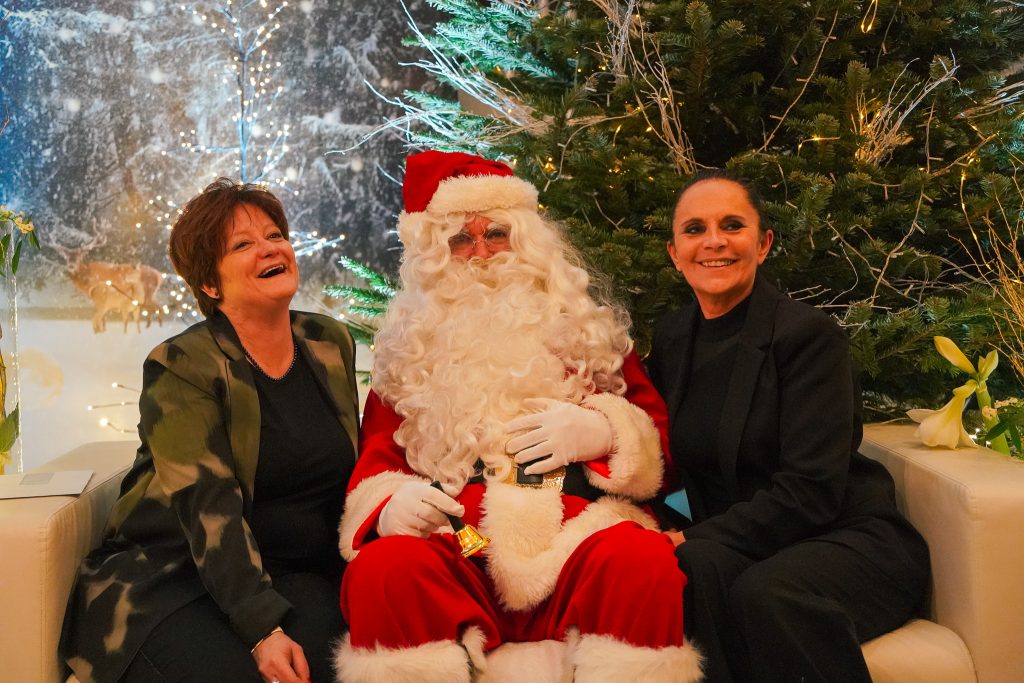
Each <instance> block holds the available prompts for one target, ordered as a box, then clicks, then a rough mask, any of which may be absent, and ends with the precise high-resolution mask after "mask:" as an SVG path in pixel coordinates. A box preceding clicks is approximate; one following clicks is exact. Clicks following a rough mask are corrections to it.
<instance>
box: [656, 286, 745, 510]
mask: <svg viewBox="0 0 1024 683" xmlns="http://www.w3.org/2000/svg"><path fill="white" fill-rule="evenodd" d="M749 304H750V297H749V296H748V297H747V298H746V299H744V300H743V301H742V302H740V303H739V304H737V305H736V306H734V307H733V309H732V310H731V311H729V312H728V313H726V314H725V315H723V316H720V317H717V318H711V319H710V320H709V319H707V318H705V317H704V316H703V314H701V315H700V316H699V318H698V320H697V331H696V334H695V336H694V344H693V357H692V359H691V361H690V362H691V364H692V367H691V370H690V383H689V388H688V390H687V393H686V396H685V397H684V398H683V401H682V405H681V408H680V411H679V417H678V419H676V420H675V421H674V422H673V423H672V426H671V433H670V434H669V437H670V440H671V443H672V444H673V445H674V446H675V448H674V450H675V457H677V458H679V459H680V462H684V463H686V467H688V468H689V471H690V474H691V476H692V482H693V484H694V486H695V487H696V488H697V489H698V491H696V492H691V493H696V494H697V495H699V496H700V498H701V500H702V501H703V502H704V506H705V512H706V513H707V514H718V513H721V512H724V511H725V510H727V509H728V508H729V506H730V505H732V503H733V502H734V500H733V498H732V496H730V494H729V490H728V487H727V485H726V481H725V478H724V476H723V474H722V468H721V461H722V459H721V456H720V455H719V450H718V441H719V434H718V431H719V426H720V423H721V421H722V410H723V406H724V405H725V397H726V392H727V391H728V388H729V382H730V379H731V377H732V368H733V364H734V363H735V360H736V345H737V342H738V341H739V336H740V331H741V330H742V329H743V322H744V321H745V320H746V318H747V308H748V307H749Z"/></svg>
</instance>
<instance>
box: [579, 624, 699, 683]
mask: <svg viewBox="0 0 1024 683" xmlns="http://www.w3.org/2000/svg"><path fill="white" fill-rule="evenodd" d="M572 663H573V666H574V667H575V670H576V676H575V679H574V680H576V681H580V683H622V681H644V683H696V682H697V681H700V680H701V679H703V678H704V674H703V673H702V672H701V657H700V653H699V652H697V650H696V649H695V648H694V647H693V646H692V645H690V644H686V645H681V646H679V647H662V648H652V647H637V646H635V645H630V644H629V643H624V642H622V641H621V640H616V639H615V638H612V637H611V636H597V635H589V634H588V635H584V636H581V637H580V640H579V644H578V645H577V646H576V649H575V651H574V652H573V653H572Z"/></svg>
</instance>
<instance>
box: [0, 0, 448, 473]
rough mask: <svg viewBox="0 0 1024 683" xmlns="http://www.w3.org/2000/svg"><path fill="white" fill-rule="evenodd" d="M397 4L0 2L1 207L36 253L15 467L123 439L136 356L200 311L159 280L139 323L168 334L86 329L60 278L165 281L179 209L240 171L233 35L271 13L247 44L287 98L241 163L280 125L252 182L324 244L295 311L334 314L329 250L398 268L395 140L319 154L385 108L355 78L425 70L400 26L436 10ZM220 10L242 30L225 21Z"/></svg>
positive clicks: (24, 330) (85, 302) (129, 430)
mask: <svg viewBox="0 0 1024 683" xmlns="http://www.w3.org/2000/svg"><path fill="white" fill-rule="evenodd" d="M405 5H406V7H405V8H403V5H402V3H401V2H399V0H384V1H383V2H376V3H366V2H357V1H354V0H345V1H336V0H331V1H330V2H328V1H326V0H302V1H298V0H293V1H292V2H288V3H285V2H271V1H269V0H265V1H261V0H235V2H234V5H233V6H232V5H231V3H230V2H227V1H226V0H218V1H215V2H198V3H186V4H178V3H175V4H165V3H162V2H157V1H156V0H105V1H103V2H82V1H78V2H76V1H74V0H60V1H58V2H42V1H38V0H36V1H32V0H29V1H24V2H18V1H17V0H14V1H11V2H5V1H4V0H0V124H3V122H4V120H7V124H6V128H5V129H4V130H3V133H2V134H0V203H3V204H6V205H8V206H10V207H11V208H14V209H16V210H21V211H26V212H28V213H29V214H30V215H31V217H32V218H33V220H34V221H35V224H36V226H37V229H38V231H39V236H40V239H41V241H42V243H43V249H42V251H41V252H40V253H38V254H31V255H29V254H26V258H25V262H24V263H23V264H22V268H21V270H19V273H18V279H19V301H20V315H21V320H20V333H19V337H20V339H21V342H20V348H19V359H20V360H21V366H22V367H21V379H22V389H23V396H22V414H23V434H24V443H25V456H24V457H25V467H26V468H29V467H32V466H34V465H35V464H39V463H42V462H45V461H46V460H48V459H50V458H52V457H54V456H56V455H59V454H60V453H61V452H64V451H65V450H67V449H68V448H70V447H72V446H74V445H76V444H78V443H81V442H83V441H89V440H96V439H109V438H134V425H135V421H136V420H137V412H136V410H135V406H134V403H135V400H136V398H137V396H132V395H131V393H130V392H131V391H132V389H131V387H137V386H138V383H139V377H140V370H141V360H142V359H143V358H144V357H145V354H146V352H147V351H148V350H149V349H150V348H151V347H152V346H153V345H154V344H155V343H156V342H158V341H160V340H161V339H163V338H165V337H167V336H169V335H170V334H173V333H174V332H176V331H178V330H180V329H183V327H184V325H183V324H182V323H183V322H185V321H189V318H190V317H192V316H193V315H194V314H192V312H191V310H189V309H184V310H183V309H182V308H181V300H179V298H178V294H180V291H179V285H177V284H176V283H175V282H174V279H173V277H171V278H168V280H167V281H166V282H165V283H163V284H162V286H160V287H159V288H158V289H157V290H156V292H155V296H154V298H155V302H156V304H158V305H159V306H160V307H169V314H167V313H164V314H162V315H161V312H160V311H159V310H156V309H154V310H153V311H152V313H153V316H152V317H150V318H149V319H148V320H145V321H144V322H149V321H150V320H152V319H154V318H156V317H158V316H159V317H162V318H163V321H162V326H160V327H158V326H157V325H152V327H150V328H148V329H147V328H146V327H145V326H143V328H142V333H141V334H139V333H137V332H136V331H135V325H134V323H133V324H132V325H130V326H129V327H128V331H127V332H125V331H124V328H123V327H122V325H121V323H120V321H119V320H118V319H116V312H115V313H112V314H110V315H109V316H108V317H109V320H108V324H107V327H106V329H105V331H101V332H94V331H93V326H92V325H91V323H90V320H89V318H90V317H91V316H92V315H93V313H94V308H93V306H94V302H93V301H90V299H89V298H87V296H86V295H85V294H83V293H82V292H81V291H79V289H76V288H75V287H74V286H73V284H72V282H71V278H70V277H69V272H70V271H71V270H72V269H74V268H75V267H76V266H80V265H81V264H82V263H83V262H85V263H90V262H102V263H108V264H115V265H124V266H129V267H138V266H150V267H152V268H154V269H155V270H158V271H160V272H163V273H169V272H170V264H169V262H168V260H167V256H166V235H167V232H166V231H167V225H168V223H170V222H171V221H173V216H174V212H175V211H176V207H177V206H180V204H181V203H183V202H184V201H185V200H187V199H188V198H189V197H190V196H192V195H193V194H195V192H196V191H197V190H198V189H200V188H201V187H202V186H203V185H205V184H206V183H207V182H209V180H211V179H212V178H214V177H216V176H217V175H228V176H233V177H237V170H236V166H235V164H236V162H237V159H238V150H237V145H238V135H237V126H236V122H235V121H234V120H233V118H232V117H233V116H235V115H236V113H237V112H238V110H239V103H238V97H237V90H236V88H237V86H236V84H235V82H234V72H233V71H232V69H234V65H235V64H236V62H235V61H234V57H235V56H237V51H236V50H234V49H233V48H232V40H231V30H233V29H234V28H235V26H241V27H242V28H243V29H244V30H246V31H249V32H250V35H253V36H255V35H257V34H256V28H257V26H258V25H259V24H260V23H261V22H264V23H267V17H268V16H270V15H274V16H273V18H272V19H271V20H270V21H269V23H268V26H267V29H266V31H265V32H263V33H261V34H259V37H258V39H259V40H263V39H266V40H265V43H266V44H265V45H262V46H261V47H260V50H259V51H260V52H261V51H262V50H263V49H266V50H267V51H268V55H267V56H264V58H263V59H264V66H265V68H266V74H265V75H270V76H271V79H270V83H269V84H268V89H269V90H270V91H271V92H272V93H277V92H278V88H280V92H279V94H277V97H276V99H275V100H273V112H272V116H270V115H267V117H266V118H265V119H264V124H263V126H264V127H265V128H266V129H267V130H268V133H266V134H264V133H263V131H262V130H259V129H257V132H259V133H260V134H261V141H255V142H254V143H253V150H252V153H253V154H257V153H261V154H267V153H268V149H266V148H267V147H269V146H271V145H273V144H274V141H275V139H276V138H275V135H276V130H283V129H284V127H285V126H287V138H286V140H285V141H284V142H281V141H278V142H277V146H276V148H275V149H274V150H271V151H272V153H274V154H277V153H282V154H281V158H280V162H279V163H278V164H277V165H276V168H274V169H272V170H271V171H270V172H269V174H268V176H267V178H265V179H267V180H270V181H272V182H273V187H274V189H275V190H276V191H278V192H279V194H280V195H281V197H282V199H283V201H284V203H285V208H286V210H287V212H288V215H289V219H290V221H291V223H292V227H293V230H295V231H298V232H299V233H301V234H303V235H305V236H306V237H307V238H310V240H311V241H310V244H311V245H313V246H314V247H315V245H316V242H317V240H320V241H325V240H326V241H327V243H328V245H329V246H328V248H326V249H322V250H319V251H317V250H315V249H313V250H311V253H308V254H306V255H305V256H303V257H302V259H301V268H302V274H303V289H302V292H301V294H300V299H301V305H302V306H303V307H304V308H313V309H321V310H322V309H323V308H325V307H327V306H328V305H329V304H328V303H327V302H326V301H325V300H323V299H322V298H321V297H320V296H319V292H320V289H321V287H322V285H323V284H324V283H328V282H336V281H339V280H342V279H344V278H345V274H344V272H343V269H341V268H340V267H339V266H338V265H337V258H338V257H339V256H341V255H345V256H348V257H351V258H355V259H358V260H362V261H365V262H367V263H369V264H370V265H372V266H374V267H376V268H381V269H384V270H392V269H393V268H394V267H395V264H396V262H397V239H396V238H395V237H394V235H393V234H392V233H391V232H390V231H391V228H392V227H393V226H394V222H395V217H396V215H397V212H398V211H399V210H400V208H401V192H400V188H399V187H398V185H397V184H396V183H395V182H394V181H393V180H392V178H394V177H398V174H399V172H400V169H401V167H402V161H403V156H404V149H403V146H402V142H401V141H400V140H398V139H397V138H395V137H391V138H388V137H386V136H380V137H377V138H374V139H373V140H372V141H371V142H370V143H368V144H365V145H363V146H361V147H360V148H359V149H358V150H357V151H355V152H350V153H348V154H345V155H341V154H327V152H328V151H330V150H337V149H344V148H348V147H350V146H352V145H353V143H354V142H355V141H356V140H357V139H358V138H359V137H360V136H362V135H363V134H365V133H366V132H367V131H368V130H370V129H371V128H373V127H374V126H375V125H376V124H378V123H380V122H381V120H382V119H383V117H384V116H386V115H387V114H388V113H389V105H387V104H386V103H385V102H383V101H382V100H381V99H380V98H379V97H377V96H376V95H374V94H373V92H372V91H371V89H370V88H369V87H368V85H367V84H369V85H372V87H373V88H375V89H377V90H379V91H380V92H381V93H382V94H384V95H394V94H397V93H399V92H401V91H402V90H404V89H407V88H421V87H423V81H424V79H425V75H424V73H423V72H422V71H419V70H416V69H410V68H405V67H403V66H402V64H401V63H402V62H407V61H412V60H413V59H414V58H415V57H414V54H413V51H412V50H411V49H408V48H404V47H403V46H402V45H401V38H402V37H403V36H405V35H407V34H408V33H409V30H408V28H407V23H408V21H409V20H410V18H412V19H414V20H415V21H416V22H417V23H418V24H420V25H424V24H429V23H430V22H431V20H432V16H431V10H430V8H429V7H427V6H426V3H425V2H422V1H420V0H407V2H406V3H405ZM225 8H231V11H232V15H233V16H234V17H235V18H236V19H237V20H238V22H239V23H238V24H236V25H232V24H231V23H230V21H229V20H228V19H227V18H225V15H224V14H223V13H221V12H218V10H223V9H225ZM407 11H408V14H407V13H406V12H407ZM269 33H272V35H270V37H269V38H268V39H267V35H268V34H269ZM262 73H263V72H261V74H262ZM269 102H270V98H269V96H268V97H267V99H266V101H265V102H264V104H267V103H269ZM270 119H273V126H271V124H270ZM260 144H262V145H263V147H262V148H261V147H260ZM285 145H287V147H285ZM207 150H209V151H207ZM341 236H344V237H343V238H342V237H341ZM331 241H336V243H335V244H333V245H332V244H331ZM187 300H188V297H187V296H185V297H184V301H187ZM178 313H182V314H183V315H182V316H181V317H179V316H178V315H177V314H178ZM193 320H194V318H193ZM114 382H119V383H122V384H124V385H126V386H127V387H129V388H128V389H124V388H119V387H112V383H114ZM126 392H128V393H126ZM121 402H124V403H126V404H127V405H125V406H123V407H119V406H120V403H121ZM108 404H114V405H112V406H111V405H108ZM87 405H103V406H106V407H105V408H102V409H97V410H94V411H92V412H88V411H87V410H86V406H87ZM101 416H106V417H107V420H108V423H107V424H105V426H100V423H99V419H100V418H101ZM113 427H116V428H119V429H124V430H126V431H124V432H117V433H112V432H111V431H110V430H111V428H113Z"/></svg>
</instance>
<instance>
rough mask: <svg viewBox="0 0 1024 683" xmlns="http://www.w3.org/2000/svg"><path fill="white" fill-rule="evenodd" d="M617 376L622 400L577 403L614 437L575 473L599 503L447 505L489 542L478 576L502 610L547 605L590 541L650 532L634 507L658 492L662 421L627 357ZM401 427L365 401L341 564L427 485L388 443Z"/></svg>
mask: <svg viewBox="0 0 1024 683" xmlns="http://www.w3.org/2000/svg"><path fill="white" fill-rule="evenodd" d="M622 374H623V379H624V380H625V382H626V386H627V390H626V393H625V395H624V396H616V395H614V394H610V393H595V394H592V395H590V396H588V397H587V398H586V399H584V401H583V405H584V406H586V407H588V408H592V409H595V410H599V411H601V412H602V413H603V414H604V415H605V416H607V417H608V420H609V422H610V424H611V426H612V431H613V434H614V446H613V448H612V451H611V453H609V454H608V456H607V457H605V458H601V459H599V460H596V461H592V462H588V463H585V464H584V472H585V475H586V478H587V480H588V481H589V483H590V484H591V485H592V486H593V487H595V488H596V489H599V490H600V492H601V493H603V494H604V495H601V496H600V497H598V498H597V500H593V501H591V500H588V499H586V498H582V497H579V496H575V495H569V494H566V493H563V492H561V491H559V490H558V489H552V488H527V487H521V486H514V485H509V484H504V483H497V482H487V483H485V484H480V483H470V484H467V485H466V486H465V487H464V488H463V489H462V491H461V492H460V493H459V494H458V495H457V496H456V499H457V500H458V501H459V503H461V504H462V505H463V506H464V507H465V509H466V514H465V516H464V518H463V519H464V520H465V521H466V522H467V523H469V524H472V525H474V526H476V527H477V528H479V529H480V531H481V533H483V534H484V535H485V536H487V537H489V538H490V539H491V544H490V545H489V546H488V547H487V549H486V550H485V551H484V556H485V558H486V563H487V572H488V574H489V575H490V577H491V579H492V580H493V581H494V585H495V590H496V594H497V597H498V599H499V601H500V602H501V604H502V605H503V606H504V607H505V608H506V609H509V610H526V609H531V608H533V607H535V606H537V605H538V604H539V603H541V602H542V601H543V600H544V599H545V598H547V597H548V596H549V595H550V594H551V592H552V590H553V588H554V585H555V581H556V580H557V578H558V575H559V572H560V571H561V568H562V566H563V565H564V563H565V561H566V560H567V559H568V558H569V556H570V555H571V554H572V552H573V550H575V549H576V547H577V546H578V545H579V544H580V543H581V542H582V541H583V540H584V539H585V538H587V537H588V536H590V535H591V534H593V533H594V532H596V531H599V530H601V529H605V528H608V527H611V526H613V525H615V524H618V523H619V522H622V521H634V522H637V523H639V524H641V525H642V526H644V527H647V528H651V529H655V528H656V527H657V523H656V522H655V520H654V518H653V517H652V516H651V515H650V514H649V512H648V511H647V510H646V509H645V508H644V507H642V505H641V504H640V503H642V501H646V500H648V499H650V498H652V497H653V496H654V495H655V494H656V493H658V492H659V490H661V488H662V482H663V477H664V475H665V472H666V461H665V458H666V455H665V454H667V453H668V452H669V450H668V442H667V439H668V437H667V424H668V419H667V411H666V408H665V403H664V401H662V399H661V397H660V396H659V395H658V393H657V392H656V391H655V390H654V387H653V386H651V383H650V380H648V378H647V375H646V374H645V372H644V370H643V367H642V366H641V364H640V361H639V359H638V358H637V356H636V354H630V355H629V356H628V357H627V358H626V359H625V360H624V363H623V368H622ZM401 423H402V418H401V417H400V416H399V415H398V414H397V413H395V411H394V410H393V409H392V408H391V406H389V405H387V404H386V403H384V402H383V401H382V400H381V399H380V397H378V396H377V395H376V394H375V393H373V392H371V393H370V396H369V398H368V399H367V402H366V408H365V411H364V414H363V422H362V429H361V433H360V444H359V446H360V447H359V452H360V455H359V459H358V461H357V462H356V467H355V471H354V472H353V474H352V478H351V480H350V483H349V490H348V496H347V499H346V504H345V513H344V515H343V516H342V519H341V525H340V550H341V554H342V556H343V557H345V559H346V560H350V561H351V560H352V559H354V558H355V556H356V555H357V554H358V553H359V548H360V546H361V545H362V544H363V543H364V542H366V539H367V536H368V535H370V532H371V531H372V530H373V529H374V528H375V527H376V523H377V518H378V516H379V515H380V512H381V510H382V509H383V507H384V505H385V504H386V503H387V501H388V499H389V498H390V497H391V495H392V494H393V493H394V492H395V490H397V489H398V487H399V486H401V485H402V484H404V483H405V482H407V481H425V482H428V483H429V482H430V477H429V475H428V474H426V473H421V472H416V471H414V470H413V469H412V468H411V467H410V466H409V463H408V462H407V461H406V458H405V450H404V449H403V448H402V447H401V446H399V445H398V444H397V443H395V439H394V435H395V432H396V431H397V429H398V427H399V425H401ZM667 469H668V471H669V472H671V471H672V470H671V468H670V467H669V468H667Z"/></svg>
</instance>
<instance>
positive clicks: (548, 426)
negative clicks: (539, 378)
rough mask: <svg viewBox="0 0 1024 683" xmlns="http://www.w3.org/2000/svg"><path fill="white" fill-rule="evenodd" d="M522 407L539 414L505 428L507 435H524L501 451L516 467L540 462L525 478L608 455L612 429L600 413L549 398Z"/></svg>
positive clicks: (529, 469)
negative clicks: (513, 460) (512, 460)
mask: <svg viewBox="0 0 1024 683" xmlns="http://www.w3.org/2000/svg"><path fill="white" fill-rule="evenodd" d="M526 404H527V407H529V408H532V409H535V410H540V412H537V413H533V414H530V415H524V416H522V417H517V418H516V419H514V420H512V421H510V422H508V423H506V424H505V429H506V430H507V431H508V432H509V433H515V432H523V431H525V433H523V434H519V435H518V436H513V437H512V438H511V439H509V440H508V442H507V443H506V444H505V451H506V452H507V453H509V454H510V455H511V454H513V453H514V454H515V460H516V463H518V464H522V463H524V462H532V461H534V460H537V459H538V458H544V459H543V460H539V461H538V462H534V463H533V464H532V465H530V466H529V467H527V468H526V469H525V470H524V472H525V473H526V474H544V473H545V472H550V471H552V470H555V469H558V468H559V467H562V466H564V465H568V464H569V463H570V462H582V461H585V460H593V459H594V458H600V457H601V456H603V455H607V454H608V453H609V452H610V451H611V449H612V445H613V435H612V426H611V424H609V422H608V418H607V417H605V416H604V413H602V412H600V411H597V410H590V409H588V408H583V407H581V406H578V405H576V404H575V403H568V402H566V401H556V400H554V399H550V398H535V399H528V400H527V401H526ZM545 456H548V457H546V458H545Z"/></svg>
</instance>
